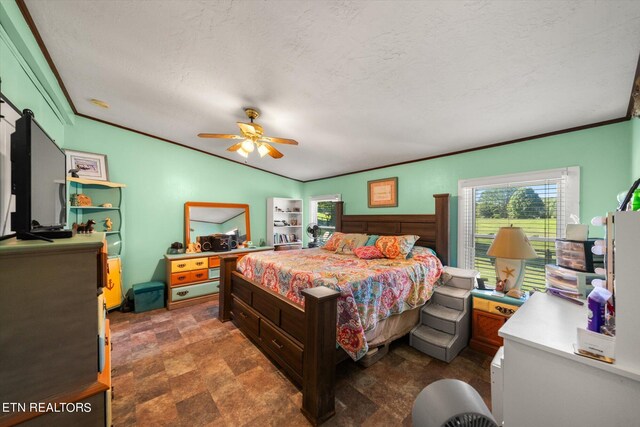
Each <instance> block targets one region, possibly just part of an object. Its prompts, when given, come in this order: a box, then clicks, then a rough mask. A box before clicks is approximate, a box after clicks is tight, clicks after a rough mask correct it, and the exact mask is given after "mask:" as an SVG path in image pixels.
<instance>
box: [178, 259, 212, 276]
mask: <svg viewBox="0 0 640 427" xmlns="http://www.w3.org/2000/svg"><path fill="white" fill-rule="evenodd" d="M202 268H207V259H206V258H193V259H183V260H179V261H171V272H172V273H177V272H182V271H189V270H200V269H202Z"/></svg>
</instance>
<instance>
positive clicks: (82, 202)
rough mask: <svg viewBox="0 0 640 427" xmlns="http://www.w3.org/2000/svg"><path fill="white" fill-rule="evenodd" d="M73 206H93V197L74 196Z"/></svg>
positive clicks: (72, 198)
mask: <svg viewBox="0 0 640 427" xmlns="http://www.w3.org/2000/svg"><path fill="white" fill-rule="evenodd" d="M71 206H91V197H89V196H87V195H86V194H82V193H80V194H72V195H71Z"/></svg>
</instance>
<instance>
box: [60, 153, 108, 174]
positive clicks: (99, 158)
mask: <svg viewBox="0 0 640 427" xmlns="http://www.w3.org/2000/svg"><path fill="white" fill-rule="evenodd" d="M64 154H66V156H67V171H69V170H70V169H77V170H78V172H77V173H78V176H79V177H80V178H88V179H95V180H98V181H109V170H108V169H107V155H106V154H98V153H87V152H85V151H75V150H64Z"/></svg>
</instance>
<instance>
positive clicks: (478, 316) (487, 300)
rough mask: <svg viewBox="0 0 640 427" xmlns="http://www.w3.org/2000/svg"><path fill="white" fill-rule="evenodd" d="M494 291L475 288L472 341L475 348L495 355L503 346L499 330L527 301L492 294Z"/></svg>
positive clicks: (470, 344)
mask: <svg viewBox="0 0 640 427" xmlns="http://www.w3.org/2000/svg"><path fill="white" fill-rule="evenodd" d="M492 293H493V291H485V290H480V289H474V290H473V291H471V296H472V298H473V315H472V328H471V342H470V343H469V346H470V347H471V348H473V349H474V350H478V351H481V352H483V353H486V354H489V355H491V356H493V355H494V354H496V351H498V349H499V348H500V347H501V346H502V337H500V336H499V335H498V330H499V329H500V328H501V327H502V325H504V324H505V322H506V321H507V320H509V318H510V317H511V316H512V315H513V314H514V313H515V312H516V311H517V310H518V308H520V306H521V305H522V304H523V303H524V302H525V301H526V298H524V299H515V298H510V297H507V296H505V297H498V296H494V295H492Z"/></svg>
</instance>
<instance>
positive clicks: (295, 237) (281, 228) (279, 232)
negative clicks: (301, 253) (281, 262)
mask: <svg viewBox="0 0 640 427" xmlns="http://www.w3.org/2000/svg"><path fill="white" fill-rule="evenodd" d="M302 205H303V203H302V199H292V198H284V197H270V198H268V199H267V244H268V245H269V246H274V247H275V248H276V250H278V248H279V247H280V248H282V249H284V248H286V249H292V248H302V237H303V233H304V226H303V223H302V218H303V215H302ZM282 221H284V223H282ZM276 224H278V225H276ZM284 224H286V225H284Z"/></svg>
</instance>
